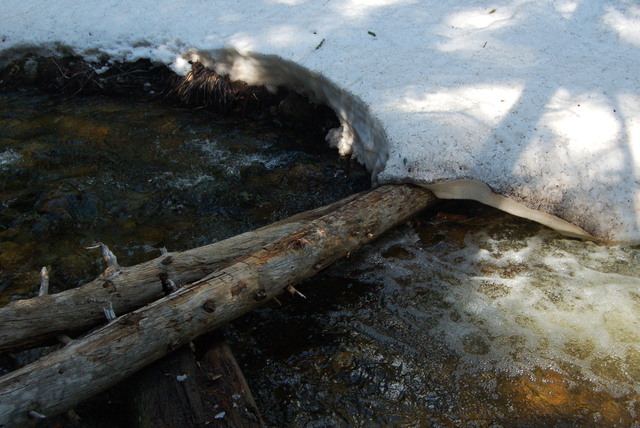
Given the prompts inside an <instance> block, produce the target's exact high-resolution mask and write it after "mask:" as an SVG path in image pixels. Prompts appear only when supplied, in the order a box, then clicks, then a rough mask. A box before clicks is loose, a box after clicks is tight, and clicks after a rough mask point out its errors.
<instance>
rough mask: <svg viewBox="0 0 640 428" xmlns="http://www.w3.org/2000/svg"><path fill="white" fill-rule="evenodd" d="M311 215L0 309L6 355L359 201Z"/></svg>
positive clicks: (155, 295) (97, 319)
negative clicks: (338, 208)
mask: <svg viewBox="0 0 640 428" xmlns="http://www.w3.org/2000/svg"><path fill="white" fill-rule="evenodd" d="M357 197H358V195H357V194H356V195H352V196H350V197H348V198H346V199H343V200H341V201H339V202H336V203H334V204H331V205H328V206H325V207H322V208H319V209H315V210H311V211H306V212H304V213H301V214H298V215H295V216H293V217H290V218H288V219H285V220H282V221H279V222H277V223H273V224H271V225H269V226H265V227H263V228H260V229H257V230H255V231H251V232H247V233H243V234H241V235H238V236H235V237H232V238H229V239H226V240H224V241H220V242H216V243H214V244H210V245H206V246H203V247H199V248H195V249H192V250H188V251H183V252H175V253H166V254H163V255H162V256H160V257H158V258H156V259H153V260H151V261H148V262H145V263H142V264H139V265H136V266H131V267H124V268H119V269H113V268H108V269H107V270H106V271H105V274H104V275H102V276H101V277H100V278H98V279H96V280H94V281H91V282H89V283H87V284H85V285H83V286H81V287H79V288H74V289H71V290H67V291H63V292H61V293H57V294H52V295H41V296H38V297H34V298H31V299H24V300H18V301H15V302H11V303H9V304H8V305H6V306H4V307H2V308H0V326H2V329H0V353H2V352H6V351H13V350H19V349H24V348H28V347H34V346H42V345H50V344H53V343H56V340H57V338H58V337H59V336H60V335H64V334H72V333H74V332H75V333H79V332H84V331H86V330H88V329H90V328H92V327H95V326H97V325H100V324H101V323H104V321H105V309H106V310H107V311H108V312H109V313H110V312H111V310H112V311H113V312H114V313H115V315H123V314H126V313H129V312H131V311H133V310H135V309H138V308H140V307H142V306H144V305H146V304H148V303H150V302H153V301H154V300H157V299H160V298H162V297H163V296H165V294H166V289H167V288H168V287H169V284H171V283H173V284H186V283H190V282H193V281H196V280H198V279H200V278H202V277H204V276H205V275H208V274H210V273H211V272H213V271H215V270H216V269H220V268H221V267H223V266H225V265H226V264H228V263H229V262H230V261H232V260H234V259H236V258H238V257H240V256H243V255H245V254H248V253H250V252H252V251H255V250H257V249H259V248H262V247H263V246H265V245H266V244H268V243H270V242H272V241H274V240H276V239H278V238H280V237H282V236H284V235H286V234H287V233H291V232H294V231H296V230H298V229H300V228H301V227H302V226H304V225H305V224H308V223H309V222H310V221H311V220H313V219H316V218H318V217H320V216H322V215H324V214H326V213H328V212H331V211H332V210H334V209H336V208H337V207H339V206H341V205H344V204H346V203H348V202H349V201H351V200H353V199H355V198H357Z"/></svg>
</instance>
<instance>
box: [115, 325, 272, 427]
mask: <svg viewBox="0 0 640 428" xmlns="http://www.w3.org/2000/svg"><path fill="white" fill-rule="evenodd" d="M196 342H197V344H196V347H197V348H198V349H197V352H195V353H194V351H193V350H192V349H191V347H190V346H183V347H181V348H180V349H178V350H177V351H174V352H172V353H171V354H169V355H167V356H166V357H164V358H161V359H160V360H158V361H156V362H155V363H153V364H151V365H150V366H148V367H146V368H145V369H144V370H141V371H140V372H139V373H137V374H136V375H135V376H132V377H131V378H130V379H129V380H128V381H127V384H129V385H130V387H129V388H128V389H129V390H130V391H131V393H130V399H129V400H127V401H128V402H129V403H130V404H131V407H132V409H131V411H130V412H129V413H131V415H132V418H131V422H130V425H131V426H134V427H138V428H173V427H196V426H205V425H213V426H219V427H256V428H257V427H261V426H264V423H263V422H262V418H261V417H260V413H259V412H258V408H257V406H256V403H255V401H254V400H253V396H252V395H251V391H250V390H249V386H248V385H247V382H246V380H245V378H244V375H243V374H242V371H241V370H240V367H239V366H238V363H237V362H236V360H235V358H234V356H233V354H232V353H231V349H230V348H229V346H228V345H227V344H226V342H225V340H224V338H223V337H222V334H220V333H219V332H216V333H214V334H211V335H205V336H203V337H201V338H200V339H198V340H197V341H196ZM196 355H200V357H199V358H196Z"/></svg>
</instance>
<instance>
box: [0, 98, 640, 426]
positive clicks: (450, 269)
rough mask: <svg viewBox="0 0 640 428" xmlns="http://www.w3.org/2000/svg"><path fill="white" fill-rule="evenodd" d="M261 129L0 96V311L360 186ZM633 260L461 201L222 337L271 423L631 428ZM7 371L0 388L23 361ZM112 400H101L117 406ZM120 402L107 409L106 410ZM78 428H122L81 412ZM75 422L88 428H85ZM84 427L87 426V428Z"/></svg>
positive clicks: (639, 273)
mask: <svg viewBox="0 0 640 428" xmlns="http://www.w3.org/2000/svg"><path fill="white" fill-rule="evenodd" d="M346 171H347V165H346V163H345V161H344V160H339V159H338V158H337V155H336V154H335V152H332V151H331V150H329V149H327V148H325V147H324V146H323V145H322V143H320V142H318V143H315V144H312V143H309V142H307V141H306V140H305V135H303V134H296V133H292V132H289V131H286V130H282V129H279V128H277V127H274V126H272V125H270V124H267V123H264V122H262V123H260V122H258V123H256V122H249V121H246V120H229V119H225V118H221V117H219V116H213V115H210V114H207V113H205V112H197V111H196V112H194V111H189V110H184V109H172V108H167V107H162V106H158V105H148V104H132V103H130V102H121V101H118V100H113V99H108V98H92V99H87V98H62V97H49V96H45V95H38V94H26V93H16V94H3V95H1V96H0V183H1V186H2V187H1V189H0V197H1V200H0V203H1V211H0V218H1V221H0V269H1V271H0V293H1V294H0V302H1V303H0V304H5V303H6V302H8V301H9V300H11V299H19V298H24V297H29V296H32V295H34V294H35V293H36V292H37V288H38V284H39V277H38V272H39V269H40V267H41V266H45V265H49V266H51V268H52V281H51V282H52V289H53V291H52V292H56V291H60V290H62V289H65V288H68V287H73V286H76V285H78V284H79V283H82V282H84V281H88V280H91V279H93V278H94V277H95V276H97V274H98V273H99V272H100V271H101V270H102V269H103V268H104V266H103V265H102V262H101V260H100V254H99V252H97V251H93V252H92V251H87V250H85V247H87V246H90V245H91V244H93V243H95V242H105V243H107V244H109V245H110V247H111V249H112V250H113V251H114V252H115V253H116V254H117V255H118V258H119V261H120V263H121V264H122V265H133V264H136V263H139V262H142V261H145V260H149V259H151V258H154V257H157V256H158V255H159V254H160V248H161V247H166V248H168V249H169V250H171V251H177V250H184V249H187V248H191V247H195V246H199V245H203V244H207V243H210V242H213V241H216V240H220V239H223V238H226V237H229V236H233V235H236V234H238V233H241V232H244V231H246V230H250V229H253V228H256V227H259V226H263V225H265V224H268V223H271V222H273V221H276V220H278V219H281V218H284V217H287V216H290V215H292V214H295V213H297V212H299V211H303V210H307V209H311V208H315V207H318V206H320V205H324V204H328V203H330V202H333V201H335V200H338V199H340V198H342V197H344V196H346V195H348V194H350V193H354V192H356V191H359V190H362V189H364V188H366V187H368V181H367V177H368V174H367V173H366V172H364V171H362V170H360V169H358V168H357V167H353V168H350V172H349V174H346ZM639 266H640V248H639V247H626V248H624V247H610V248H605V247H601V246H598V245H596V244H593V243H589V242H583V241H579V240H574V239H567V238H564V237H562V236H560V235H558V234H556V233H554V232H552V231H550V230H548V229H546V228H544V227H542V226H539V225H536V224H534V223H531V222H528V221H525V220H522V219H518V218H515V217H512V216H509V215H506V214H503V213H500V212H498V211H496V210H494V209H490V208H487V207H483V206H481V205H478V204H471V203H465V202H457V203H445V204H442V205H441V206H440V207H438V208H436V209H435V210H432V211H430V212H428V213H425V214H424V215H422V216H421V217H420V218H419V219H418V220H417V221H414V222H412V223H411V224H407V225H405V226H402V227H400V228H398V229H396V230H395V231H393V232H391V233H389V234H387V235H385V236H384V237H383V238H382V239H380V240H378V241H376V242H375V243H374V244H371V245H369V246H367V247H366V248H365V249H364V250H362V251H360V252H358V253H356V254H352V255H351V256H350V257H349V258H347V259H344V260H342V261H340V262H338V263H337V264H336V265H334V266H333V267H331V268H329V269H327V270H326V271H324V272H323V273H321V274H320V275H319V276H317V277H314V278H312V279H309V280H307V281H306V282H305V283H304V284H303V285H302V286H300V287H298V288H299V289H300V290H301V291H302V292H303V293H304V294H305V295H306V297H307V299H306V300H303V299H299V298H297V299H296V298H294V297H288V296H285V297H284V298H283V299H281V300H282V304H283V305H282V306H278V305H276V304H268V305H266V306H264V307H262V308H260V309H258V310H256V311H254V312H252V313H250V314H248V315H247V316H245V317H243V318H241V319H239V320H237V321H236V322H234V323H232V324H231V325H230V326H229V327H228V328H227V330H226V332H227V338H228V341H229V343H230V345H231V347H232V348H233V350H234V353H235V355H236V358H237V359H238V361H239V363H240V365H241V367H242V369H243V371H244V373H245V376H246V377H247V379H248V381H249V384H250V386H251V389H252V390H253V392H254V395H255V396H256V399H257V402H258V407H259V408H260V410H261V412H262V415H263V418H264V419H265V421H266V422H267V423H268V424H269V425H273V426H327V425H329V426H371V425H378V426H389V425H401V424H409V425H410V424H414V425H429V424H431V425H436V426H491V425H492V424H493V426H513V425H530V426H533V425H535V426H541V425H556V424H565V425H567V424H568V425H597V426H598V425H599V426H615V425H618V426H630V425H632V424H633V423H634V421H638V419H639V417H640V267H639ZM30 358H32V353H26V354H21V355H20V356H19V359H18V362H17V363H16V362H14V361H13V360H11V359H10V358H9V357H7V356H3V357H2V360H1V362H2V369H1V370H3V373H5V372H7V371H8V370H9V369H12V368H14V367H15V366H16V364H20V363H24V362H27V361H28V360H29V359H30ZM117 388H118V387H115V389H114V390H112V391H111V392H109V394H110V395H109V397H111V398H113V402H112V406H114V407H118V406H122V405H123V404H124V403H123V402H122V401H119V400H118V398H117V397H118V389H117ZM114 397H115V398H114ZM78 412H79V414H80V415H81V417H83V420H84V421H85V422H84V423H85V424H93V423H94V422H95V420H101V419H102V420H103V422H102V423H104V424H105V425H104V426H118V424H123V423H124V422H123V421H121V420H118V419H116V420H110V419H109V418H110V417H113V416H112V415H109V413H116V412H113V409H112V408H111V409H108V411H105V408H104V406H99V405H96V404H95V402H94V403H93V404H92V403H91V402H90V403H88V404H86V405H85V406H84V407H82V406H81V407H80V408H79V410H78ZM87 426H89V425H87ZM93 426H96V425H93Z"/></svg>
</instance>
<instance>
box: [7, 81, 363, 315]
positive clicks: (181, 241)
mask: <svg viewBox="0 0 640 428" xmlns="http://www.w3.org/2000/svg"><path fill="white" fill-rule="evenodd" d="M346 167H347V164H346V161H344V160H340V159H338V158H337V157H336V156H335V153H334V152H332V151H330V150H329V148H327V147H325V145H324V144H322V143H321V142H318V141H311V140H310V139H309V136H308V135H305V134H304V133H300V132H298V133H292V132H287V131H285V130H282V129H279V128H276V127H275V126H273V125H271V124H267V123H255V122H249V121H243V120H241V119H234V120H231V119H228V118H224V117H221V116H215V115H212V114H207V113H205V112H202V111H196V112H192V111H188V110H178V109H169V108H167V107H162V106H158V105H150V104H142V103H126V102H122V101H116V100H112V99H107V98H52V97H50V96H43V95H35V94H25V93H14V94H10V95H3V96H1V97H0V272H1V273H0V292H2V297H0V303H2V302H6V301H7V300H8V299H9V298H11V296H28V295H33V293H34V291H35V290H36V285H37V284H38V283H39V278H38V272H39V269H40V267H42V266H47V265H48V266H51V267H52V272H53V273H52V286H53V288H54V290H61V289H66V288H69V287H74V286H77V285H79V284H80V283H82V282H84V281H86V280H87V279H90V278H92V277H95V276H96V275H97V273H98V272H99V271H100V270H101V269H103V266H102V265H101V261H100V254H99V253H98V252H97V251H95V250H93V251H87V250H86V249H85V247H88V246H91V245H92V244H94V243H96V242H104V243H106V244H107V245H109V247H110V248H111V249H112V250H113V251H114V253H115V254H116V255H117V256H118V258H119V261H120V262H121V263H122V264H123V265H132V264H135V263H139V262H141V261H144V260H148V259H150V258H152V257H156V256H157V255H158V254H159V249H160V248H162V247H165V248H167V249H169V250H171V251H178V250H183V249H187V248H192V247H195V246H200V245H204V244H208V243H211V242H214V241H217V240H220V239H224V238H226V237H229V236H233V235H236V234H238V233H241V232H244V231H247V230H251V229H255V228H257V227H259V226H263V225H265V224H269V223H271V222H273V221H275V220H278V219H281V218H285V217H288V216H290V215H292V214H294V213H297V212H300V211H304V210H308V209H311V208H314V207H317V206H321V205H324V204H327V203H329V202H333V201H335V200H338V199H340V198H342V197H344V196H346V195H348V194H350V193H353V192H355V191H359V190H362V189H365V188H367V187H368V186H369V179H368V176H367V174H366V173H365V172H364V171H363V170H362V169H359V168H353V169H352V170H351V172H350V174H349V176H347V175H346V174H345V168H346ZM14 298H15V297H14Z"/></svg>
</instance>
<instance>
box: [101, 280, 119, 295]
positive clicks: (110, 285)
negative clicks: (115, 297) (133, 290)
mask: <svg viewBox="0 0 640 428" xmlns="http://www.w3.org/2000/svg"><path fill="white" fill-rule="evenodd" d="M102 288H106V289H107V291H108V292H109V293H114V292H116V286H115V284H114V283H113V282H112V281H109V280H106V281H105V282H104V283H103V284H102Z"/></svg>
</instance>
